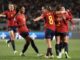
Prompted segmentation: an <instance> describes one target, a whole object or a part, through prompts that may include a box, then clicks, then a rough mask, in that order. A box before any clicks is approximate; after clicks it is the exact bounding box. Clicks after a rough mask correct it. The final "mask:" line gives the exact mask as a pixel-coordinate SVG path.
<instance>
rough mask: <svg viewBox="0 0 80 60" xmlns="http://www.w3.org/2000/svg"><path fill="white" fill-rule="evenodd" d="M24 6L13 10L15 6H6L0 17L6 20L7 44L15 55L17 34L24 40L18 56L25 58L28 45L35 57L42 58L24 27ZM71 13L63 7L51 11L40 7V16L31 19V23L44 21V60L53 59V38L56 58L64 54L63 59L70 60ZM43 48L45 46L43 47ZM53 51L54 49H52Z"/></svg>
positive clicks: (25, 16)
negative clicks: (45, 48)
mask: <svg viewBox="0 0 80 60" xmlns="http://www.w3.org/2000/svg"><path fill="white" fill-rule="evenodd" d="M25 9H26V8H25V6H23V5H22V6H18V9H16V8H15V5H14V4H12V3H10V4H8V10H6V11H4V12H2V13H1V14H0V17H6V18H7V26H8V31H9V34H10V39H9V40H7V43H8V44H9V43H11V46H12V48H13V52H14V54H16V53H17V50H16V47H15V42H14V40H15V34H16V32H18V33H19V34H20V35H21V36H22V37H23V38H24V39H25V44H24V46H23V49H22V51H21V53H20V56H25V54H24V53H25V52H26V50H27V49H28V47H29V45H30V44H31V47H32V48H33V49H34V51H35V52H36V53H37V56H42V55H43V54H40V52H39V50H38V48H37V46H36V45H35V43H34V40H33V39H32V38H31V37H30V36H29V32H30V30H29V29H28V27H27V26H26V21H27V20H28V16H27V14H25V12H26V10H25ZM72 18H73V17H72V13H71V11H70V10H69V9H66V8H65V7H64V6H63V5H57V6H56V8H55V10H54V11H53V10H52V9H51V7H50V6H42V7H41V15H40V16H39V17H36V18H34V19H33V22H37V21H39V20H44V32H45V39H46V40H45V41H46V45H47V50H46V54H45V56H44V57H45V58H54V54H53V51H52V47H53V46H52V40H53V37H54V36H55V38H56V44H55V52H56V57H57V58H62V54H65V58H71V57H70V56H69V55H68V42H69V41H68V40H69V36H68V32H69V26H68V25H69V22H70V23H71V24H72V30H73V29H74V28H75V24H74V22H73V20H72ZM44 47H45V46H44ZM53 50H54V49H53Z"/></svg>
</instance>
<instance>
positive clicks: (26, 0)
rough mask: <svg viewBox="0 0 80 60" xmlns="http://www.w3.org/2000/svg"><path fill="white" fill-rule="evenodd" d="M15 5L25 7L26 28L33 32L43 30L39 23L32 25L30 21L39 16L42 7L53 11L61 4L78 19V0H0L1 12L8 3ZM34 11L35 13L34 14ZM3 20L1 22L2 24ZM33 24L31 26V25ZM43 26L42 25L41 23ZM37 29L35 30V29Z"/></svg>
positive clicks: (79, 11)
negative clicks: (49, 7) (27, 19)
mask: <svg viewBox="0 0 80 60" xmlns="http://www.w3.org/2000/svg"><path fill="white" fill-rule="evenodd" d="M10 2H11V3H15V4H16V5H21V4H23V5H25V6H26V10H27V14H28V16H29V18H30V19H29V21H28V26H29V27H30V29H32V30H33V28H35V30H40V29H41V28H42V29H41V30H43V27H42V26H40V24H41V22H38V23H37V24H34V23H33V22H31V21H32V19H33V18H35V17H37V16H39V15H40V13H41V11H40V8H41V7H42V6H44V5H49V6H51V7H52V9H53V10H55V6H56V5H58V4H63V5H64V6H65V7H66V8H67V9H70V10H71V12H72V14H73V17H74V18H80V9H79V8H80V0H0V8H1V12H2V11H4V10H6V9H7V4H8V3H10ZM74 7H75V8H74ZM35 11H36V12H35ZM0 19H1V18H0ZM4 21H5V20H3V21H2V22H4ZM31 24H33V25H31ZM42 24H43V23H42ZM36 27H37V29H36Z"/></svg>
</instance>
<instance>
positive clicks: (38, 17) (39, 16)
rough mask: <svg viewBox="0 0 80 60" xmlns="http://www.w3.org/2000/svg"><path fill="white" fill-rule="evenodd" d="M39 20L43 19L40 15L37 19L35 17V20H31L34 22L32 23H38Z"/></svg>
mask: <svg viewBox="0 0 80 60" xmlns="http://www.w3.org/2000/svg"><path fill="white" fill-rule="evenodd" d="M40 19H43V16H42V15H41V16H39V17H37V18H35V19H33V20H34V22H36V21H39V20H40Z"/></svg>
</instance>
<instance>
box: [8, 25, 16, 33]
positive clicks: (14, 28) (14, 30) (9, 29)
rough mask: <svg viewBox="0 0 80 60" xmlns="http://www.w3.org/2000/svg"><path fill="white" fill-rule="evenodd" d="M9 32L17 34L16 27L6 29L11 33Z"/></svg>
mask: <svg viewBox="0 0 80 60" xmlns="http://www.w3.org/2000/svg"><path fill="white" fill-rule="evenodd" d="M11 30H13V32H14V33H15V32H17V27H16V26H10V27H8V31H11Z"/></svg>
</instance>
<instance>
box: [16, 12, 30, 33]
mask: <svg viewBox="0 0 80 60" xmlns="http://www.w3.org/2000/svg"><path fill="white" fill-rule="evenodd" d="M16 22H17V25H18V31H19V32H20V33H22V32H28V31H29V30H28V28H27V26H26V17H25V15H24V14H20V13H19V14H18V15H17V16H16Z"/></svg>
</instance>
